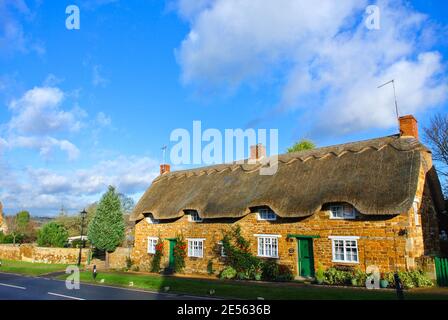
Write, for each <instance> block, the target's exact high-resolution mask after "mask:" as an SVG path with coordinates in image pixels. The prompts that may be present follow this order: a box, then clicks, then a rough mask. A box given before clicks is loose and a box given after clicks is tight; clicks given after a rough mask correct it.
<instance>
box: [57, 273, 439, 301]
mask: <svg viewBox="0 0 448 320" xmlns="http://www.w3.org/2000/svg"><path fill="white" fill-rule="evenodd" d="M58 278H59V279H65V276H64V275H63V276H60V277H58ZM101 279H104V283H101V282H100V281H101ZM81 281H82V282H86V283H97V284H104V285H111V286H119V287H127V288H139V289H146V290H151V291H160V292H163V291H164V287H170V290H169V292H175V293H182V294H191V295H200V296H207V295H208V292H209V290H210V289H213V290H215V294H214V296H217V297H224V298H241V299H256V298H257V297H263V298H264V299H269V300H271V299H285V300H291V299H292V300H301V299H312V300H316V299H330V300H395V299H396V294H395V291H393V290H367V289H361V288H343V287H326V286H317V285H305V284H297V283H291V284H288V283H254V282H242V281H222V280H219V279H217V280H208V279H207V280H203V279H191V278H183V277H173V276H161V275H153V274H137V273H128V272H104V271H103V272H101V271H100V272H99V273H98V276H97V278H96V281H94V280H93V279H92V274H91V273H90V272H81ZM130 282H132V283H133V286H132V287H131V286H130V285H129V283H130ZM405 298H406V299H422V300H428V299H430V300H434V299H436V300H448V288H427V289H414V290H408V291H406V292H405Z"/></svg>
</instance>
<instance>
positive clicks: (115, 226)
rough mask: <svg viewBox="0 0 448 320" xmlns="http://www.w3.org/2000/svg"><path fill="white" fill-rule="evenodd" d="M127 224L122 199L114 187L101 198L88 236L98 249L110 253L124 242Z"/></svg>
mask: <svg viewBox="0 0 448 320" xmlns="http://www.w3.org/2000/svg"><path fill="white" fill-rule="evenodd" d="M124 235H125V224H124V220H123V212H122V206H121V202H120V197H119V195H118V193H117V192H116V190H115V188H114V187H113V186H109V189H108V191H107V192H106V193H105V194H104V195H103V196H102V197H101V200H100V202H99V203H98V206H97V208H96V212H95V216H94V217H93V219H92V221H90V223H89V227H88V231H87V236H88V238H89V240H90V242H91V243H92V244H93V245H94V246H95V247H96V248H97V249H100V250H103V251H106V264H107V263H108V261H107V260H108V253H109V252H112V251H114V250H115V249H116V248H117V246H118V245H119V244H120V243H121V242H122V241H123V239H124Z"/></svg>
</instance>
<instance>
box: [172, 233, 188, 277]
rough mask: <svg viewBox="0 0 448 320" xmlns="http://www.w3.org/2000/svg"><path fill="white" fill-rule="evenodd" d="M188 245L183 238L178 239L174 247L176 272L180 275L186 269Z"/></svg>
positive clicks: (178, 237)
mask: <svg viewBox="0 0 448 320" xmlns="http://www.w3.org/2000/svg"><path fill="white" fill-rule="evenodd" d="M186 249H187V243H186V242H185V240H184V238H183V237H182V236H177V237H176V244H175V245H174V252H173V255H174V272H176V273H179V272H182V270H183V269H184V268H185V256H186V255H187V253H186Z"/></svg>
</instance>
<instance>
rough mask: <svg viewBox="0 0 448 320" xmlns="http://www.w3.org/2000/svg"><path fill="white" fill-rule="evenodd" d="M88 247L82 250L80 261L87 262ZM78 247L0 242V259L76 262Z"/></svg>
mask: <svg viewBox="0 0 448 320" xmlns="http://www.w3.org/2000/svg"><path fill="white" fill-rule="evenodd" d="M88 253H89V249H83V250H82V256H81V262H82V263H86V262H87V256H88ZM78 255H79V249H76V248H46V247H37V246H35V245H32V244H22V245H16V246H14V245H12V244H0V259H6V260H18V261H26V262H40V263H61V264H76V263H77V262H78Z"/></svg>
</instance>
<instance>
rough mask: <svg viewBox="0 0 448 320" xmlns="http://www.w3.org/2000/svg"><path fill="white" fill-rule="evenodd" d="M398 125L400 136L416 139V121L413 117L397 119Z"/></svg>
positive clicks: (407, 116)
mask: <svg viewBox="0 0 448 320" xmlns="http://www.w3.org/2000/svg"><path fill="white" fill-rule="evenodd" d="M398 121H399V123H400V136H402V137H406V136H407V137H409V136H410V137H414V138H416V139H418V125H417V120H416V119H415V118H414V116H413V115H406V116H402V117H399V118H398Z"/></svg>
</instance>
